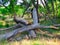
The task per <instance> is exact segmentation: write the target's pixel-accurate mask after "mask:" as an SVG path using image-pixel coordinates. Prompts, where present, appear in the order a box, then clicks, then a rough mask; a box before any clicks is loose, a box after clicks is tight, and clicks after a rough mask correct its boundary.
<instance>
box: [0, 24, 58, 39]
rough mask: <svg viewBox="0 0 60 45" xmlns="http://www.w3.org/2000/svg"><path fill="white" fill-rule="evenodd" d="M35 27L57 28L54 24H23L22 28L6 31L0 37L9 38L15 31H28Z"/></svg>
mask: <svg viewBox="0 0 60 45" xmlns="http://www.w3.org/2000/svg"><path fill="white" fill-rule="evenodd" d="M36 28H53V29H57V28H56V27H54V26H41V25H39V24H32V25H29V26H24V27H22V28H18V29H16V30H13V31H12V32H9V33H6V34H4V35H1V36H0V37H1V38H2V39H3V38H4V39H9V38H11V37H13V36H15V35H16V34H17V33H21V32H24V31H29V30H32V29H36Z"/></svg>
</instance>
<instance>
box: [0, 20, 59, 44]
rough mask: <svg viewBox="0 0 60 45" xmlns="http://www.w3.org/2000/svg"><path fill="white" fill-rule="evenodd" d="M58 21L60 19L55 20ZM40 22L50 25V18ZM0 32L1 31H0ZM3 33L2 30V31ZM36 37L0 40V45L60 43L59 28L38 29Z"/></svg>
mask: <svg viewBox="0 0 60 45" xmlns="http://www.w3.org/2000/svg"><path fill="white" fill-rule="evenodd" d="M57 22H58V23H60V19H59V20H57ZM40 24H43V25H50V24H52V23H51V21H50V20H48V21H41V22H40ZM0 33H1V32H0ZM3 33H4V31H3ZM36 33H37V38H36V39H22V40H21V41H9V42H8V41H0V45H60V29H59V30H55V29H38V31H36Z"/></svg>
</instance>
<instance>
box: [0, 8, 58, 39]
mask: <svg viewBox="0 0 60 45" xmlns="http://www.w3.org/2000/svg"><path fill="white" fill-rule="evenodd" d="M32 15H33V24H31V25H28V24H26V23H25V24H26V25H24V22H23V21H22V22H23V23H20V22H19V23H18V24H17V25H15V26H13V27H10V28H7V30H8V29H14V30H13V31H11V32H9V33H6V34H3V35H0V39H1V40H2V39H10V38H11V37H14V36H15V35H17V34H18V33H21V32H24V31H28V32H29V33H30V31H33V32H31V35H32V34H33V33H34V30H35V29H37V28H53V29H58V27H55V26H57V25H54V26H43V25H40V24H39V23H38V17H37V12H36V8H34V9H33V11H32ZM33 36H36V34H35V33H34V34H33Z"/></svg>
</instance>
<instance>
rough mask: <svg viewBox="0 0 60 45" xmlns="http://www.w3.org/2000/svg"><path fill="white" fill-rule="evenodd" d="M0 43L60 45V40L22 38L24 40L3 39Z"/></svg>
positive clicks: (2, 44)
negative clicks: (9, 40)
mask: <svg viewBox="0 0 60 45" xmlns="http://www.w3.org/2000/svg"><path fill="white" fill-rule="evenodd" d="M0 45H60V41H59V40H58V39H48V40H46V39H44V38H42V39H36V40H35V39H32V40H26V39H24V40H22V41H11V42H7V41H2V42H0Z"/></svg>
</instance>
